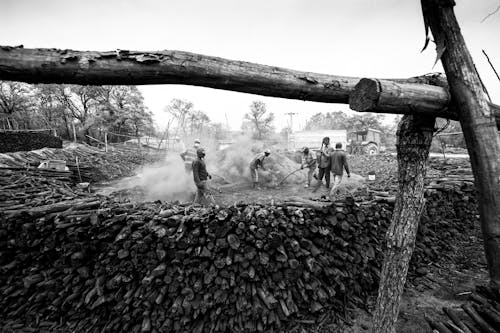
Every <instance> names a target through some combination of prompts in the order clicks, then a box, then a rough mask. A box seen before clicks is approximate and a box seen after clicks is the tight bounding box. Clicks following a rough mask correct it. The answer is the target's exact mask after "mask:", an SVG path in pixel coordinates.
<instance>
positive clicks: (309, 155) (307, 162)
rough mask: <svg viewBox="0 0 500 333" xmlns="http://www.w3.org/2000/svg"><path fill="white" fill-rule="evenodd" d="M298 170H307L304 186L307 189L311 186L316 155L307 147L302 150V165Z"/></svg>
mask: <svg viewBox="0 0 500 333" xmlns="http://www.w3.org/2000/svg"><path fill="white" fill-rule="evenodd" d="M300 168H301V169H304V168H309V170H308V171H307V184H306V185H305V186H304V187H306V188H307V187H309V186H311V180H312V178H313V174H314V170H316V154H314V152H313V151H312V150H310V149H309V148H308V147H304V148H302V163H301V165H300Z"/></svg>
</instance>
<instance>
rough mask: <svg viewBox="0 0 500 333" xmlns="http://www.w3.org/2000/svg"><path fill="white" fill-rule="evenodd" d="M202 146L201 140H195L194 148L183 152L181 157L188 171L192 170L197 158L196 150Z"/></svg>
mask: <svg viewBox="0 0 500 333" xmlns="http://www.w3.org/2000/svg"><path fill="white" fill-rule="evenodd" d="M198 148H200V140H199V139H196V140H194V144H193V147H192V148H189V149H187V150H186V151H184V152H183V153H181V154H180V155H181V158H182V160H183V161H184V168H185V169H186V172H187V173H190V172H191V170H192V164H193V162H194V161H195V160H196V157H197V156H196V151H197V150H198Z"/></svg>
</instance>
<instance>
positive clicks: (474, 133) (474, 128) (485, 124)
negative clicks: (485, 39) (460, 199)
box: [421, 0, 500, 288]
mask: <svg viewBox="0 0 500 333" xmlns="http://www.w3.org/2000/svg"><path fill="white" fill-rule="evenodd" d="M421 2H422V11H423V16H424V22H425V24H426V28H427V27H430V29H431V31H432V35H433V36H434V40H435V41H436V45H438V50H437V52H438V54H440V53H442V57H441V62H442V63H443V67H444V70H445V72H446V77H447V78H448V83H449V86H450V92H451V95H452V99H454V100H455V101H456V105H457V110H458V114H459V119H460V124H461V125H462V130H463V132H464V136H465V141H466V143H467V149H468V151H469V155H470V159H471V165H472V171H473V173H474V180H475V184H476V187H477V190H478V196H479V198H478V199H479V200H478V203H479V213H480V219H481V227H482V231H483V240H484V246H485V251H486V259H487V261H488V269H489V273H490V281H491V284H492V286H494V287H496V288H500V135H499V134H498V131H497V127H496V123H495V115H494V113H493V110H492V108H491V107H490V105H489V104H488V98H487V93H486V91H485V89H484V87H483V84H482V82H481V79H480V77H479V74H478V73H477V71H476V67H475V65H474V63H473V61H472V57H471V55H470V53H469V51H468V49H467V47H466V45H465V41H464V38H463V36H462V34H461V32H460V27H459V25H458V22H457V19H456V17H455V13H454V12H453V6H454V5H455V2H454V1H452V0H439V1H438V0H421ZM426 30H427V29H426Z"/></svg>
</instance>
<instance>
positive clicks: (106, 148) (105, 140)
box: [104, 132, 108, 153]
mask: <svg viewBox="0 0 500 333" xmlns="http://www.w3.org/2000/svg"><path fill="white" fill-rule="evenodd" d="M104 151H105V152H106V153H107V152H108V132H104Z"/></svg>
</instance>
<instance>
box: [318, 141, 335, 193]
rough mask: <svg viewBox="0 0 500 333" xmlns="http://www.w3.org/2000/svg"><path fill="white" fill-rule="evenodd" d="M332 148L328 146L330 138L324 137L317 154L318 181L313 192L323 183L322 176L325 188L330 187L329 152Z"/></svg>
mask: <svg viewBox="0 0 500 333" xmlns="http://www.w3.org/2000/svg"><path fill="white" fill-rule="evenodd" d="M332 151H333V149H332V148H331V147H330V138H329V137H327V136H326V137H324V138H323V140H322V142H321V149H320V150H319V154H318V155H317V161H318V170H319V171H318V183H317V184H316V187H315V188H314V190H313V192H316V191H317V190H318V189H319V188H320V187H321V184H322V183H323V177H325V182H326V188H330V154H331V153H332Z"/></svg>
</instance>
